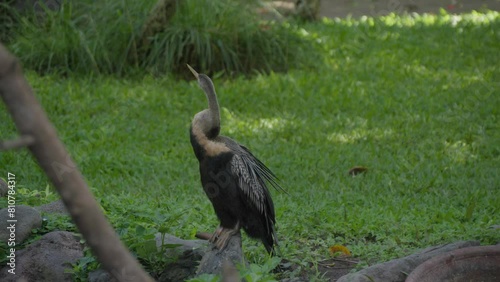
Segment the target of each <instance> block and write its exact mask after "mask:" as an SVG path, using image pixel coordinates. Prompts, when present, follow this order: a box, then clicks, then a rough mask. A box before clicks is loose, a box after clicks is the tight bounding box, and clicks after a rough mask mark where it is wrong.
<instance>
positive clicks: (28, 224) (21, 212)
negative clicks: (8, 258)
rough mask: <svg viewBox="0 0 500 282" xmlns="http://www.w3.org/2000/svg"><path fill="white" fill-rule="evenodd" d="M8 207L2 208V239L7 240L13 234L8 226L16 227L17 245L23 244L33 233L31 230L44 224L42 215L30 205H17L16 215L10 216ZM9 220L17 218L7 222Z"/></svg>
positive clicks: (0, 219) (0, 234)
mask: <svg viewBox="0 0 500 282" xmlns="http://www.w3.org/2000/svg"><path fill="white" fill-rule="evenodd" d="M10 214H11V212H9V210H8V208H5V209H1V210H0V241H3V242H7V241H8V240H9V239H10V236H11V235H12V233H11V231H10V230H13V229H7V228H8V227H12V226H13V227H14V228H15V238H16V245H19V244H21V243H22V242H23V241H24V240H25V239H26V238H28V237H29V236H30V235H31V230H32V229H34V228H38V227H40V226H42V216H41V215H40V212H38V211H37V210H35V209H34V208H32V207H28V206H23V205H20V206H16V207H15V212H14V217H10V216H9V215H10ZM7 220H17V222H7Z"/></svg>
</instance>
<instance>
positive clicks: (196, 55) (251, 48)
mask: <svg viewBox="0 0 500 282" xmlns="http://www.w3.org/2000/svg"><path fill="white" fill-rule="evenodd" d="M258 2H259V1H234V0H217V1H212V0H183V1H180V0H177V1H175V3H176V5H175V6H176V11H175V14H174V15H173V17H172V18H171V19H170V20H169V22H168V23H167V24H166V25H165V26H164V27H163V29H162V30H161V31H160V32H157V33H155V34H154V35H152V36H151V37H148V38H147V40H148V46H147V47H148V48H147V50H146V51H144V50H142V51H141V49H140V47H141V46H138V45H139V44H140V43H141V42H140V36H141V32H142V31H143V30H144V23H145V21H146V20H147V19H148V17H150V13H151V11H152V10H153V8H154V7H155V4H157V3H156V0H145V1H134V0H122V1H92V0H82V1H64V2H62V3H61V5H60V7H59V9H56V10H52V9H48V8H46V7H43V6H38V8H37V9H38V12H34V11H32V12H29V13H23V15H22V16H20V15H19V14H18V13H17V12H16V11H15V9H13V8H11V7H10V6H9V5H8V3H5V4H2V10H1V13H0V15H1V17H2V26H4V23H5V24H6V25H5V28H2V29H1V34H0V40H2V42H6V43H7V44H8V47H9V49H10V50H11V51H12V52H13V53H14V54H15V55H17V56H18V57H19V58H20V59H21V61H22V62H23V64H24V65H25V66H26V67H28V68H30V69H33V70H35V71H37V72H39V73H62V74H66V73H70V72H76V73H85V74H89V73H94V74H113V75H119V76H123V75H129V74H134V73H137V72H144V71H146V72H148V73H151V74H155V75H158V74H164V73H169V72H174V73H177V74H181V75H185V74H186V73H185V71H186V68H185V65H186V63H189V64H191V65H193V66H194V67H195V68H197V69H199V70H200V71H201V72H205V73H209V74H214V73H224V74H228V75H231V74H251V73H254V72H264V73H268V72H270V71H276V72H282V71H287V70H288V69H290V68H298V67H306V68H307V67H312V66H311V62H314V61H319V60H320V56H319V55H318V52H316V51H315V50H316V49H317V46H316V43H315V41H314V39H313V38H311V36H310V35H309V34H308V33H307V32H306V31H305V30H303V29H301V28H300V27H299V25H298V23H296V22H293V21H281V22H276V21H264V20H262V19H261V16H260V15H259V9H258V7H259V3H258ZM40 11H43V13H40ZM243 11H244V12H243ZM311 57H312V58H313V60H311Z"/></svg>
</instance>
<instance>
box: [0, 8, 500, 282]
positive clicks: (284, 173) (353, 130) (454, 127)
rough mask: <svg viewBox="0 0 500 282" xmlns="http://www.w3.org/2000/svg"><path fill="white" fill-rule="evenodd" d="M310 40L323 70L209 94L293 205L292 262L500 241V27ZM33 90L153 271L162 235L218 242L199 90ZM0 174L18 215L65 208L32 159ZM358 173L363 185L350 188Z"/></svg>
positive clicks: (73, 80) (287, 227)
mask: <svg viewBox="0 0 500 282" xmlns="http://www.w3.org/2000/svg"><path fill="white" fill-rule="evenodd" d="M303 32H304V35H305V36H308V37H309V38H311V39H312V40H314V41H315V42H316V43H317V44H318V46H320V48H321V50H322V52H323V55H324V58H325V60H324V62H318V63H317V66H318V67H317V68H315V69H303V70H292V71H290V72H289V73H287V74H275V73H271V74H270V75H256V76H254V77H252V78H238V79H235V80H222V79H214V82H215V86H216V89H217V91H218V96H219V102H220V105H221V107H222V108H223V109H222V113H221V114H222V130H221V133H222V134H223V135H226V136H230V137H232V138H234V139H235V140H238V141H239V142H240V143H242V144H245V145H246V146H247V147H248V148H250V149H251V150H252V152H254V154H255V155H256V156H257V157H259V158H260V159H261V160H262V161H263V162H264V163H266V164H267V165H268V166H269V167H270V168H271V169H272V170H273V171H274V172H275V173H276V174H277V176H278V177H279V178H280V179H281V183H282V186H283V187H284V188H285V189H286V190H287V191H288V192H289V193H290V195H286V194H283V193H280V192H277V191H272V195H273V198H274V201H275V206H276V213H277V222H278V223H277V228H278V237H279V239H280V241H281V250H282V252H283V255H284V257H285V258H287V259H289V260H291V261H293V262H296V263H298V264H300V265H302V266H304V267H305V268H307V269H308V268H310V266H309V265H310V264H309V263H313V265H316V264H317V263H318V262H320V261H322V260H325V259H328V258H330V257H331V254H330V253H329V250H328V248H329V247H330V246H332V245H336V244H340V245H345V246H347V247H348V248H349V249H350V250H351V252H352V255H353V256H354V257H357V258H359V259H360V260H361V263H360V265H359V267H363V266H366V265H369V264H373V263H376V262H382V261H385V260H389V259H391V258H396V257H400V256H404V255H408V254H410V253H411V252H412V251H414V250H416V249H419V248H424V247H427V246H430V245H436V244H442V243H448V242H452V241H457V240H480V241H481V243H482V244H495V243H497V242H498V241H500V230H498V229H493V228H492V226H493V225H499V224H500V173H499V168H500V95H499V93H500V65H499V62H500V15H499V14H498V13H496V12H488V13H484V14H477V13H474V14H468V15H464V16H461V17H458V16H457V17H455V16H450V15H438V16H420V17H416V18H411V17H408V16H405V17H396V16H388V17H385V18H380V19H372V18H365V19H361V20H352V19H347V20H334V21H329V20H328V21H327V20H325V21H323V22H322V23H316V24H310V25H307V26H305V27H304V31H303ZM27 78H28V80H29V82H30V83H31V85H32V87H33V88H34V89H35V91H36V95H37V97H38V99H39V101H40V102H41V104H42V105H43V107H44V108H45V110H46V112H47V113H48V115H49V117H50V119H51V120H52V122H53V123H54V125H55V126H56V128H57V129H58V132H59V136H60V138H61V139H62V141H63V142H64V143H65V144H66V146H67V148H68V150H69V151H70V152H71V155H72V156H73V158H74V159H75V160H76V162H77V163H78V166H79V168H80V169H81V171H82V173H83V175H84V176H85V178H86V180H87V182H88V184H89V185H90V186H91V187H92V190H93V192H94V194H95V196H96V197H97V199H98V200H99V202H100V204H101V205H102V208H103V209H104V211H105V213H106V214H107V216H108V217H109V219H110V220H111V222H112V223H113V225H114V226H115V228H116V229H117V230H118V232H119V233H120V235H121V236H122V238H123V240H124V241H125V242H126V243H127V245H128V246H129V247H130V248H132V249H133V250H134V251H135V252H136V253H138V254H139V256H141V257H142V258H143V263H145V264H146V265H147V266H148V268H149V269H150V270H151V269H156V268H158V267H160V264H161V263H162V262H161V261H157V260H158V259H152V258H149V259H148V258H147V253H146V254H144V255H141V250H143V249H144V244H143V242H145V241H147V240H150V239H151V238H152V234H154V233H156V232H158V231H162V232H167V233H170V234H173V235H176V236H179V237H182V238H186V239H188V238H193V236H194V234H195V233H196V232H197V231H210V232H211V231H213V230H214V229H215V227H216V226H217V225H218V222H217V219H216V217H215V214H214V212H213V210H212V207H211V205H210V203H209V201H208V199H207V197H206V196H205V194H204V192H203V190H202V188H201V184H200V181H199V173H198V163H197V160H196V159H195V157H194V154H193V152H192V149H191V145H190V143H189V134H188V129H189V124H190V121H191V119H192V117H193V116H194V114H195V113H197V112H199V111H201V110H202V109H204V108H206V99H205V97H204V95H203V92H202V91H201V89H199V87H198V86H197V85H196V84H195V83H194V82H185V81H178V80H176V79H174V78H172V77H170V76H166V77H151V76H145V77H137V78H127V79H117V78H113V77H102V76H99V77H79V76H77V75H70V76H69V77H59V76H56V75H46V76H39V75H37V74H35V73H33V72H29V71H27ZM0 119H1V120H2V121H3V122H2V123H0V138H1V139H9V138H13V137H15V136H16V131H15V128H14V126H13V123H12V122H11V121H10V117H9V116H8V114H7V113H6V110H5V107H4V105H3V104H2V105H0ZM0 164H1V168H2V172H1V173H2V175H0V177H3V178H5V177H6V175H7V172H12V173H14V174H16V180H17V182H18V192H19V194H21V195H20V197H21V198H20V201H19V202H18V204H29V205H39V204H43V203H47V202H50V201H52V200H55V199H56V198H57V195H56V194H55V193H54V192H53V190H51V189H46V188H47V185H48V181H47V179H46V178H45V176H44V175H43V173H41V171H40V169H39V168H38V167H37V165H36V163H35V162H34V161H33V159H32V157H31V156H30V154H29V153H28V152H27V151H26V150H22V151H8V152H2V153H1V155H0ZM353 166H364V167H367V168H368V171H367V172H366V173H364V174H361V175H358V176H356V177H351V176H349V174H348V171H349V169H350V168H351V167H353ZM5 206H6V203H5V201H1V202H0V207H5ZM55 228H64V229H69V230H73V229H74V227H72V225H70V224H68V223H67V221H66V219H64V220H61V219H55V218H51V217H49V221H48V223H46V224H45V225H44V227H43V228H42V229H40V230H39V232H38V234H42V233H44V232H48V231H49V230H52V229H55ZM35 237H36V236H35ZM243 244H244V249H245V251H246V254H247V256H248V257H249V259H250V261H251V262H252V263H255V264H265V263H266V262H268V260H269V259H268V257H267V256H266V254H265V250H264V248H263V247H262V246H261V244H260V243H258V242H256V241H252V240H249V239H247V238H246V237H245V240H244V243H243ZM156 270H158V269H156ZM286 275H288V276H293V275H297V274H291V273H288V274H286ZM320 276H321V275H320V274H318V277H320ZM319 279H321V278H319Z"/></svg>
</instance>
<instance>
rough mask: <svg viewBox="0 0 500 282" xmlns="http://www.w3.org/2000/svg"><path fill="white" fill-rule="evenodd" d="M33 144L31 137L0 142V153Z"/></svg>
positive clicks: (26, 136)
mask: <svg viewBox="0 0 500 282" xmlns="http://www.w3.org/2000/svg"><path fill="white" fill-rule="evenodd" d="M33 143H35V138H33V136H31V135H23V136H21V137H19V138H18V139H14V140H7V141H1V142H0V151H7V150H13V149H19V148H23V147H27V146H31V145H33Z"/></svg>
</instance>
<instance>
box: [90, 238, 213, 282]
mask: <svg viewBox="0 0 500 282" xmlns="http://www.w3.org/2000/svg"><path fill="white" fill-rule="evenodd" d="M155 237H156V238H155V241H156V247H157V248H158V250H161V247H162V245H166V246H164V249H165V254H164V256H165V258H166V259H167V260H170V261H171V263H169V264H168V265H167V266H166V268H165V270H164V271H162V272H161V273H159V275H158V276H159V278H158V281H160V282H169V281H172V282H174V281H175V282H176V281H185V280H187V279H189V278H191V277H194V275H195V273H196V267H197V266H198V262H199V261H200V260H201V258H202V257H203V255H205V253H206V252H207V250H208V247H207V246H208V242H207V241H204V240H183V239H180V238H177V237H175V236H172V235H169V234H165V236H163V240H162V236H161V234H160V233H158V234H156V236H155ZM88 280H89V282H107V281H116V280H115V279H114V278H113V277H112V276H111V274H109V272H107V271H105V270H103V269H99V270H96V271H93V272H91V273H90V274H89V277H88Z"/></svg>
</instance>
